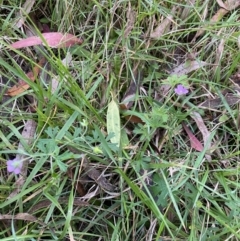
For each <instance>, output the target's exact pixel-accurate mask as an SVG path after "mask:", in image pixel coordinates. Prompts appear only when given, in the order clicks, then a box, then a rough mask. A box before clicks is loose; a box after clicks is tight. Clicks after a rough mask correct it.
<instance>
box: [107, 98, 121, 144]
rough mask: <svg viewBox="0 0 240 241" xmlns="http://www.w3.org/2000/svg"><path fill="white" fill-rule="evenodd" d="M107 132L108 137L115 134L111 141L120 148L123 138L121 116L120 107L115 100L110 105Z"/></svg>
mask: <svg viewBox="0 0 240 241" xmlns="http://www.w3.org/2000/svg"><path fill="white" fill-rule="evenodd" d="M107 132H108V135H110V134H114V136H113V137H112V138H111V139H110V140H111V142H112V143H115V144H117V146H118V147H119V146H120V136H121V127H120V115H119V108H118V105H117V103H116V102H115V101H114V100H112V101H111V102H110V103H109V105H108V110H107Z"/></svg>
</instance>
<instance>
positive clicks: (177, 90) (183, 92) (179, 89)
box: [174, 84, 188, 95]
mask: <svg viewBox="0 0 240 241" xmlns="http://www.w3.org/2000/svg"><path fill="white" fill-rule="evenodd" d="M174 91H175V93H176V94H177V95H186V94H187V93H188V89H186V88H185V87H184V86H183V85H181V84H179V85H178V86H177V88H175V89H174Z"/></svg>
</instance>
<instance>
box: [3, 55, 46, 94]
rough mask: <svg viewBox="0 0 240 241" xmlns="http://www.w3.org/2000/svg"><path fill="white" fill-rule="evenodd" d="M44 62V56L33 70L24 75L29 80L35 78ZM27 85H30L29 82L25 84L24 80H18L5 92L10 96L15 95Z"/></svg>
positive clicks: (26, 87)
mask: <svg viewBox="0 0 240 241" xmlns="http://www.w3.org/2000/svg"><path fill="white" fill-rule="evenodd" d="M45 62H46V61H45V58H42V59H41V60H40V61H39V63H38V64H37V65H36V66H35V67H34V68H33V71H31V72H29V73H27V74H26V76H27V77H28V79H29V80H31V81H33V82H34V81H35V80H36V78H37V76H38V74H39V72H40V70H41V67H42V66H43V65H44V64H45ZM29 87H30V86H29V84H27V83H26V82H25V81H24V80H19V81H18V84H16V85H14V86H13V87H11V88H10V89H8V91H7V93H6V94H7V95H10V96H16V95H19V94H21V93H22V92H24V91H25V90H27V89H28V88H29Z"/></svg>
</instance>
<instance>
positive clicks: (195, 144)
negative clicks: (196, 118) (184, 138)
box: [182, 123, 203, 151]
mask: <svg viewBox="0 0 240 241" xmlns="http://www.w3.org/2000/svg"><path fill="white" fill-rule="evenodd" d="M182 126H183V128H184V130H185V131H186V132H187V135H188V137H189V140H190V144H191V148H193V149H195V150H196V151H202V150H203V145H202V143H201V142H200V141H199V140H198V139H197V138H196V137H195V136H194V135H193V133H192V132H191V131H190V129H189V128H188V127H187V126H186V125H185V124H184V123H182Z"/></svg>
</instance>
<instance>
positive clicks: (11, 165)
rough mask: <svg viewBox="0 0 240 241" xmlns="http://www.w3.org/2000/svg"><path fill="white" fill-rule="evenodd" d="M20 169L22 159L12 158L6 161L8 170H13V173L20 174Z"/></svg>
mask: <svg viewBox="0 0 240 241" xmlns="http://www.w3.org/2000/svg"><path fill="white" fill-rule="evenodd" d="M21 169H22V161H21V160H19V159H17V158H15V159H13V160H9V161H7V170H8V172H13V173H15V174H20V173H21Z"/></svg>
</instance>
